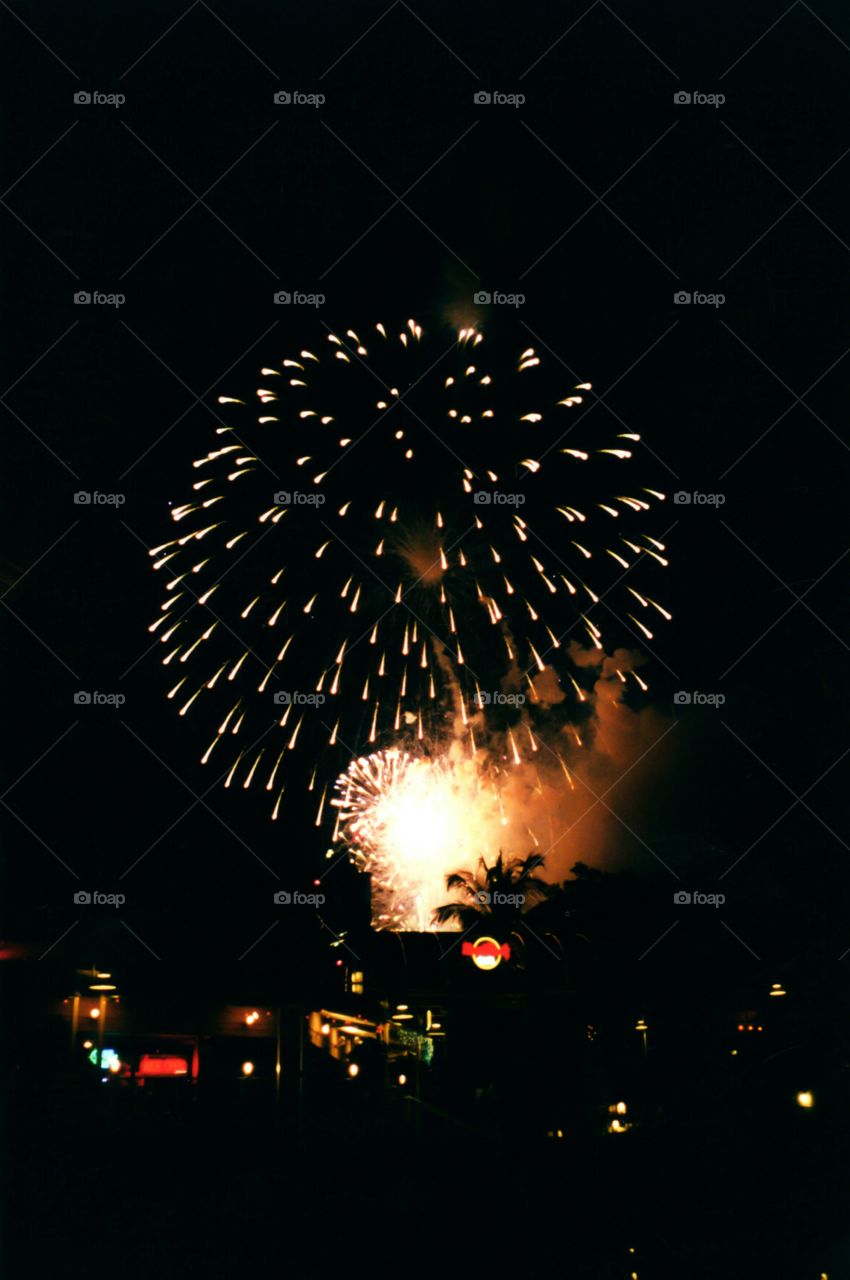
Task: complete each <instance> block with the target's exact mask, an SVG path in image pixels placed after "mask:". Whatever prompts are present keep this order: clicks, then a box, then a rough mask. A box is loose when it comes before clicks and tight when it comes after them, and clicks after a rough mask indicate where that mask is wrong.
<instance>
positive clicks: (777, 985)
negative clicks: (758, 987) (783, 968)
mask: <svg viewBox="0 0 850 1280" xmlns="http://www.w3.org/2000/svg"><path fill="white" fill-rule="evenodd" d="M770 994H771V995H772V996H787V994H788V992H787V991H786V990H785V988H784V987H783V985H782V983H781V982H773V983H771V986H770Z"/></svg>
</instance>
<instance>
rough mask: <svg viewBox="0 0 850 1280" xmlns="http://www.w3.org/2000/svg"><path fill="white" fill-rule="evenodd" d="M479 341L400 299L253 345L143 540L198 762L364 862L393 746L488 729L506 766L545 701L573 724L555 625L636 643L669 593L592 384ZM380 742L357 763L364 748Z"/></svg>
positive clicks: (657, 498)
mask: <svg viewBox="0 0 850 1280" xmlns="http://www.w3.org/2000/svg"><path fill="white" fill-rule="evenodd" d="M486 351H487V344H486V343H485V342H484V337H483V335H482V334H481V333H480V332H477V331H476V330H474V329H472V328H466V329H462V330H460V332H459V333H455V334H454V335H453V336H452V338H451V340H448V338H447V335H446V334H445V333H439V332H438V333H436V334H435V335H431V336H429V337H426V335H425V334H424V333H423V330H422V328H421V327H420V326H419V325H418V324H417V323H416V322H415V321H413V320H410V321H408V322H407V324H406V325H405V326H403V327H402V328H401V330H400V331H398V332H395V331H393V330H391V329H390V328H388V327H385V326H384V325H383V324H377V325H375V326H372V327H370V328H369V329H368V330H366V329H363V330H358V331H355V330H353V329H346V330H344V331H342V330H341V331H338V332H331V331H329V330H327V331H325V332H324V334H322V335H321V336H320V338H317V339H316V341H315V343H314V344H312V346H311V348H310V349H307V348H303V349H301V350H299V351H296V352H294V353H293V354H291V355H290V356H288V357H287V358H285V359H283V360H281V361H280V363H279V364H277V365H275V366H273V367H265V368H263V369H262V371H261V382H260V385H259V387H258V388H257V390H256V393H255V396H254V397H253V398H252V399H250V400H249V399H248V398H244V397H241V396H230V395H221V396H219V397H218V404H219V414H220V425H219V426H218V427H217V428H216V439H215V444H214V445H213V447H212V448H211V449H210V450H209V451H208V452H207V453H206V454H205V455H204V456H202V457H200V458H197V459H196V460H195V462H194V464H193V466H194V469H195V472H196V478H195V480H194V482H193V483H192V485H191V493H190V496H189V497H188V499H187V500H186V501H185V502H182V503H181V504H179V505H175V506H173V508H172V511H171V517H172V520H173V522H174V524H175V526H176V528H175V532H174V536H173V537H172V538H171V539H169V540H168V541H166V542H164V543H162V544H161V545H160V546H158V547H155V548H154V549H153V550H152V551H151V556H152V558H153V563H154V568H155V569H156V570H157V571H158V572H159V573H160V574H161V575H163V576H164V577H165V579H166V582H165V600H164V602H163V604H162V608H161V612H160V616H159V617H158V618H157V619H156V620H155V621H154V623H153V624H152V625H151V627H150V630H151V632H153V633H154V634H155V635H156V636H157V637H158V639H159V640H161V642H162V651H163V656H162V662H163V665H164V666H165V667H166V668H167V670H168V673H169V676H173V678H172V679H171V680H170V688H169V692H168V697H169V699H171V700H172V701H173V702H174V703H175V704H176V705H177V707H178V709H179V714H180V715H181V716H185V715H187V714H191V715H192V716H193V717H194V716H197V717H198V719H199V720H200V721H201V722H202V723H203V724H204V725H205V727H206V740H205V750H204V753H203V756H202V760H203V762H204V763H207V762H210V761H211V762H212V764H213V766H217V767H218V769H219V770H221V772H222V777H223V780H224V785H225V786H228V787H231V786H241V787H243V788H245V789H246V790H247V789H249V788H255V789H258V790H260V791H261V792H264V793H267V796H268V802H269V809H270V812H271V816H272V818H275V819H276V818H278V816H279V815H280V813H281V806H282V804H284V805H285V803H286V801H285V792H286V790H287V788H290V787H292V786H301V785H304V786H306V787H307V788H308V789H309V790H310V791H312V792H314V793H315V800H316V809H315V822H316V825H317V826H322V825H323V824H324V823H327V824H328V825H329V827H332V828H333V835H334V838H336V837H339V836H340V835H341V834H342V835H346V836H347V838H348V840H349V843H350V844H351V845H352V848H353V851H354V856H355V859H357V860H359V862H360V865H362V866H366V865H367V863H369V862H370V860H371V865H372V868H373V869H374V866H375V853H374V849H375V840H374V839H372V837H371V836H370V838H369V840H367V839H366V837H365V834H364V833H365V832H366V829H367V827H368V829H369V831H370V832H371V833H372V835H373V834H374V831H375V830H377V829H378V828H381V827H382V824H383V825H384V828H386V823H387V822H389V821H390V820H389V819H388V818H387V815H386V813H384V812H383V811H382V812H381V813H380V814H375V813H369V814H367V813H366V812H365V810H368V805H365V809H364V803H363V801H364V797H368V796H369V795H370V794H374V792H375V789H376V788H380V787H381V786H383V785H385V784H386V783H387V782H388V780H389V779H391V778H392V779H395V780H396V781H399V780H400V779H401V778H402V777H403V778H404V779H405V785H407V784H410V783H411V780H412V779H413V778H417V777H418V776H419V775H418V774H417V770H416V768H415V767H414V765H413V764H412V763H411V761H412V757H411V755H410V751H413V752H418V753H419V754H420V755H421V754H423V753H424V754H426V755H427V754H429V753H430V754H431V755H434V754H435V751H436V746H435V744H443V745H444V744H445V743H446V742H447V741H452V742H453V743H457V742H459V741H462V742H463V744H464V750H465V751H466V752H467V753H468V756H469V758H470V759H472V760H474V759H475V757H476V752H477V751H479V750H480V749H481V745H482V742H483V741H485V740H488V739H490V738H491V736H492V735H493V734H494V733H496V734H499V735H501V741H502V742H503V744H504V753H503V754H504V759H505V760H506V761H507V763H509V764H510V763H511V762H513V763H516V764H519V763H520V761H521V759H522V758H524V757H525V756H526V755H528V754H529V753H534V752H536V751H537V749H538V740H537V738H538V730H537V728H536V719H535V717H536V716H537V715H538V714H539V712H540V711H541V709H542V708H544V707H545V708H546V710H547V712H548V713H549V714H551V704H552V703H553V702H557V703H559V704H560V705H559V706H558V716H559V722H560V724H561V725H562V726H563V725H567V726H568V727H569V729H570V731H571V733H572V734H573V735H574V738H575V741H576V742H577V743H578V744H580V742H581V722H582V716H583V708H582V704H583V703H585V702H586V701H587V696H588V695H587V689H586V686H584V687H583V685H582V679H583V678H586V677H583V672H582V669H581V668H580V667H578V666H576V665H574V664H573V663H572V662H571V660H570V649H571V646H573V647H574V644H575V642H580V643H581V644H583V645H585V646H589V647H591V648H593V649H595V650H598V651H600V653H601V651H603V649H607V650H608V651H609V652H610V651H611V649H612V648H613V641H614V640H622V639H623V636H624V635H629V638H630V639H631V640H634V638H635V637H637V638H638V639H640V638H644V639H646V640H651V639H652V638H653V628H654V625H655V623H657V622H658V621H660V620H663V619H667V618H669V616H670V615H669V613H668V612H667V610H666V609H665V608H664V607H663V605H661V604H659V603H658V602H657V600H656V598H655V595H656V590H655V586H654V585H653V580H654V578H655V577H656V575H658V574H659V573H660V571H661V569H662V568H663V567H664V566H665V565H666V563H667V562H666V558H665V555H664V552H665V548H664V545H663V543H662V542H661V541H659V539H658V530H657V528H655V527H654V525H655V513H656V510H657V508H658V505H659V503H661V502H662V501H663V499H664V495H663V494H662V493H659V492H658V491H657V490H654V489H647V488H644V487H640V486H638V485H635V484H634V483H633V482H631V481H630V480H629V478H628V477H629V475H630V474H631V473H632V472H633V470H634V468H633V467H632V466H630V465H629V464H630V462H631V460H632V459H633V457H634V455H635V454H636V452H637V450H638V448H639V437H638V436H637V435H636V434H634V433H632V432H630V431H625V430H623V431H614V430H612V429H611V428H609V427H608V426H607V425H606V423H605V422H604V421H603V419H602V415H599V414H597V415H593V416H590V415H588V414H587V412H586V410H587V408H588V406H587V404H586V398H587V392H588V391H590V384H589V383H581V384H579V385H570V384H569V382H568V380H567V379H566V377H565V375H564V372H563V368H562V367H560V366H559V365H558V364H557V362H555V361H553V360H550V361H546V360H544V359H543V357H542V356H541V355H540V354H539V353H538V351H537V350H536V349H534V348H532V347H526V348H525V349H523V350H518V351H516V352H515V353H514V354H513V355H511V356H510V357H505V356H503V355H501V354H500V352H499V351H498V350H497V351H496V352H495V353H494V357H493V358H492V359H489V360H488V359H487V357H486ZM636 569H637V570H639V574H638V573H635V572H633V571H634V570H636ZM638 577H639V580H640V583H641V586H640V589H638V586H637V585H636V582H635V579H636V578H638ZM644 577H646V578H647V579H648V580H649V585H648V586H644V585H643V579H644ZM612 622H613V627H614V630H615V635H614V636H613V637H612V636H610V635H609V634H608V624H609V623H612ZM620 678H621V680H622V681H623V684H624V685H628V686H630V687H631V688H632V689H633V691H634V693H635V694H637V695H638V696H639V694H640V692H642V691H645V689H646V685H645V683H644V681H643V680H642V679H641V677H640V676H639V675H638V673H637V672H636V671H634V670H628V669H627V670H625V671H623V672H621V673H620ZM547 681H550V682H551V684H552V685H553V687H555V688H557V689H558V694H557V697H550V696H548V695H541V688H542V687H543V685H545V684H546V682H547ZM547 687H548V686H547ZM506 691H507V693H506ZM520 703H524V706H523V709H522V712H521V714H520V713H519V712H518V711H517V707H518V705H519V704H520ZM400 747H401V748H403V750H402V751H401V752H400V753H396V754H393V752H392V750H391V751H390V754H389V755H387V754H384V755H382V756H380V760H381V762H382V763H381V766H380V767H377V766H376V771H375V772H374V773H370V766H369V765H368V762H367V763H364V757H365V756H368V755H377V754H378V753H380V752H381V751H382V749H386V748H392V749H396V748H400ZM352 759H354V760H355V762H356V765H355V772H354V773H353V774H352V773H351V772H350V771H349V773H348V774H347V775H346V778H347V781H346V782H345V784H344V786H345V787H347V788H349V790H348V794H346V791H345V790H344V789H343V791H342V792H341V793H340V792H338V793H337V796H336V799H337V801H338V803H337V804H336V805H335V806H332V805H331V804H330V802H329V800H330V797H329V790H330V789H331V788H332V786H333V780H334V778H336V777H337V776H338V775H340V774H341V773H343V772H344V770H345V769H346V767H347V764H348V762H350V761H351V760H352ZM317 761H320V762H321V763H320V764H318V763H317ZM390 761H392V763H390ZM358 770H359V771H360V772H359V773H358V772H357V771H358ZM565 772H566V770H565ZM455 781H456V779H455ZM475 788H476V794H478V793H480V789H481V783H480V778H478V779H477V780H476V782H475ZM426 790H427V788H426ZM461 793H463V787H461ZM332 794H333V793H332V791H331V795H332ZM470 794H471V793H470ZM352 796H356V797H358V800H357V803H358V804H359V806H360V807H359V809H358V810H357V812H356V813H355V811H354V810H355V808H356V807H357V806H356V805H354V806H353V804H352ZM465 798H466V800H468V799H469V794H466V797H465ZM488 804H489V801H488ZM486 807H487V806H485V808H486ZM390 825H391V824H390ZM402 878H403V876H402ZM414 878H415V877H414Z"/></svg>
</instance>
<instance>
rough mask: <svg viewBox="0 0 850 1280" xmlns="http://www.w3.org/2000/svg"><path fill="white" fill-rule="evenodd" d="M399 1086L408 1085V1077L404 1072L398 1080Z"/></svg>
mask: <svg viewBox="0 0 850 1280" xmlns="http://www.w3.org/2000/svg"><path fill="white" fill-rule="evenodd" d="M398 1082H399V1084H407V1076H406V1075H405V1074H404V1073H403V1072H402V1074H401V1075H400V1076H399V1078H398Z"/></svg>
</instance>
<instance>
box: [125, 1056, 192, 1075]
mask: <svg viewBox="0 0 850 1280" xmlns="http://www.w3.org/2000/svg"><path fill="white" fill-rule="evenodd" d="M136 1074H137V1075H140V1076H186V1075H188V1074H189V1064H188V1062H187V1061H186V1059H185V1058H178V1057H176V1056H170V1055H163V1056H162V1057H155V1056H154V1055H153V1054H150V1053H143V1054H142V1056H141V1059H140V1060H139V1069H138V1071H137V1072H136Z"/></svg>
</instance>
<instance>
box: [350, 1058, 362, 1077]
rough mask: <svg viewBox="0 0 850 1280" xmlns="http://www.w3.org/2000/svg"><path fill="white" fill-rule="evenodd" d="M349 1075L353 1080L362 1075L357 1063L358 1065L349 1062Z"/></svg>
mask: <svg viewBox="0 0 850 1280" xmlns="http://www.w3.org/2000/svg"><path fill="white" fill-rule="evenodd" d="M348 1074H349V1075H350V1076H351V1079H352V1080H353V1079H354V1077H355V1076H359V1075H360V1068H359V1067H358V1065H357V1063H356V1062H349V1064H348Z"/></svg>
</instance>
